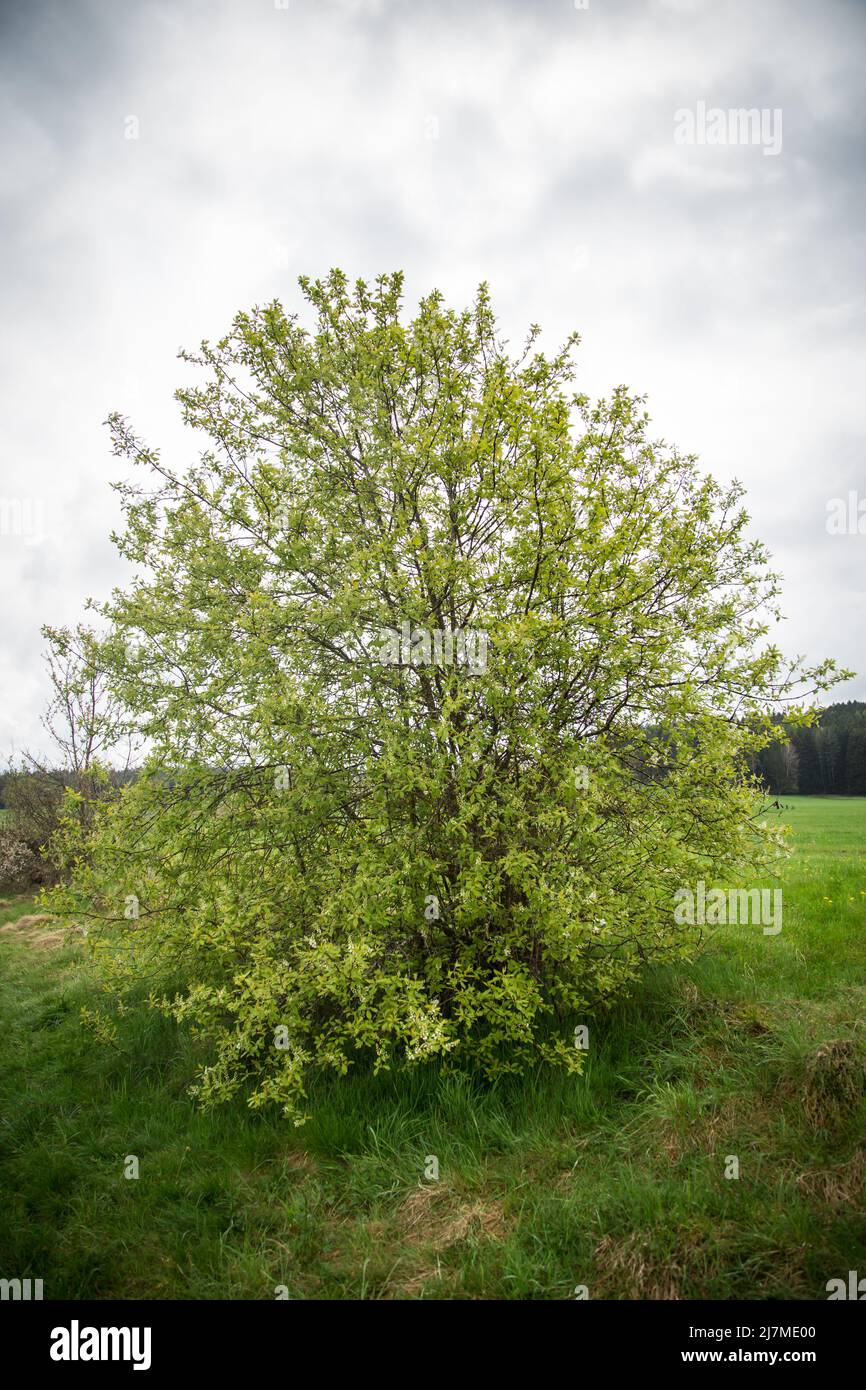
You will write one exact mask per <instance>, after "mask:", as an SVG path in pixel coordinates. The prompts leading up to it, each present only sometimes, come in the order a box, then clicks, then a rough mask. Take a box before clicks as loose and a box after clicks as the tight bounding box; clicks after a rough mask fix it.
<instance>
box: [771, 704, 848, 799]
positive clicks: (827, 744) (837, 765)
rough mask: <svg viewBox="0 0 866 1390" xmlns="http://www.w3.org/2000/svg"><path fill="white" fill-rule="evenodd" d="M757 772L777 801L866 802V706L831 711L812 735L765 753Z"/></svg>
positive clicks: (792, 737) (799, 735) (800, 732)
mask: <svg viewBox="0 0 866 1390" xmlns="http://www.w3.org/2000/svg"><path fill="white" fill-rule="evenodd" d="M780 722H784V721H783V720H782V721H780ZM752 770H753V771H754V772H756V773H757V774H758V775H759V777H760V778H761V779H762V781H763V782H764V784H765V786H766V788H767V790H768V792H770V793H771V794H772V795H773V796H790V795H794V794H795V793H796V792H799V793H801V795H803V796H816V795H821V794H822V793H824V794H826V795H836V796H866V704H864V703H863V701H862V700H847V701H846V702H845V703H844V704H839V705H830V706H829V707H828V708H827V709H825V710H824V711H823V712H822V713H821V716H820V718H819V720H818V721H817V723H815V724H813V726H812V727H811V729H791V730H790V732H789V735H788V741H787V743H773V744H771V745H770V747H769V748H765V749H764V751H763V752H762V753H760V754H759V755H758V757H757V758H756V759H755V761H754V764H753V768H752Z"/></svg>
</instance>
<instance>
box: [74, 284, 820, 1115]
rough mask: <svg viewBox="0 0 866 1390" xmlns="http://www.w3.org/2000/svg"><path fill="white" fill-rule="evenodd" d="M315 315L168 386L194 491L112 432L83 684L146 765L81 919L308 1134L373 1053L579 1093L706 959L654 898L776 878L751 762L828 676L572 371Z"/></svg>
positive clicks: (388, 312) (470, 344)
mask: <svg viewBox="0 0 866 1390" xmlns="http://www.w3.org/2000/svg"><path fill="white" fill-rule="evenodd" d="M301 285H302V288H303V292H304V294H305V297H306V300H307V302H308V304H309V305H310V306H311V308H312V310H313V311H314V315H315V322H314V325H313V327H312V328H311V329H307V328H305V327H303V326H302V325H301V323H300V322H299V321H298V319H297V318H296V317H295V316H292V315H288V314H286V313H285V312H284V311H283V309H282V308H281V306H280V305H279V304H276V303H275V304H271V305H269V306H267V307H265V308H261V309H256V310H254V311H253V312H251V313H249V314H246V313H244V314H240V315H238V317H237V318H236V320H235V322H234V325H233V327H232V329H231V331H230V332H229V334H228V335H227V336H226V337H224V338H223V339H222V340H221V341H220V342H218V343H217V344H216V345H215V346H212V345H210V344H208V343H204V344H202V346H201V349H200V351H199V352H198V353H196V354H183V355H184V356H185V358H186V360H187V361H188V362H190V363H192V364H194V365H195V366H196V367H198V368H199V369H200V370H201V371H203V372H204V374H205V376H204V381H203V384H201V385H198V386H195V387H190V388H188V389H184V390H182V391H180V392H179V393H178V395H179V399H180V401H181V403H182V406H183V413H184V418H185V420H186V422H187V423H188V424H189V425H191V426H192V427H193V428H194V429H196V430H198V431H201V432H203V434H204V436H205V437H206V439H207V441H208V442H207V447H206V449H205V450H204V451H203V452H202V454H201V456H200V458H199V460H198V462H196V463H195V464H193V465H192V466H190V468H189V469H188V471H185V472H177V471H174V470H172V469H171V468H169V467H168V466H167V465H166V464H165V463H164V462H163V461H162V459H161V458H160V456H159V454H158V452H157V451H156V450H154V449H151V448H148V447H146V446H145V445H144V444H143V443H142V442H140V441H139V440H138V439H137V438H136V436H135V435H134V434H133V432H132V430H131V428H130V427H129V425H128V423H127V422H126V421H125V420H124V419H122V418H120V417H112V421H111V424H112V430H113V438H114V447H115V451H116V453H117V454H118V455H121V456H123V457H125V458H127V459H129V460H132V461H134V462H135V463H136V464H138V465H139V466H140V467H141V468H142V469H143V470H144V473H145V475H146V477H147V479H148V480H149V481H150V487H149V488H148V487H147V486H145V485H143V484H138V483H136V484H132V483H124V484H120V485H118V487H119V492H120V496H121V499H122V502H123V505H124V509H125V515H126V527H125V530H124V532H123V534H122V536H120V537H119V538H118V543H119V546H120V549H121V552H122V553H123V555H124V556H126V557H127V559H129V560H130V561H131V562H132V563H133V565H134V566H135V567H136V571H137V575H138V577H137V578H136V580H135V581H134V582H133V583H131V584H130V585H129V587H128V588H127V589H126V590H125V591H123V592H120V593H117V594H116V595H115V596H114V597H113V599H112V600H111V601H110V602H109V603H108V604H107V605H105V606H104V608H103V610H102V611H103V615H104V617H105V618H106V620H107V621H108V623H109V624H110V625H111V636H110V637H109V639H108V640H107V642H106V644H105V646H104V648H103V652H104V653H105V654H107V655H108V656H109V657H110V684H111V690H112V692H113V694H114V696H115V697H116V698H117V699H118V700H120V701H121V702H122V703H123V705H124V706H125V707H126V708H127V709H128V710H129V711H131V712H132V714H133V715H134V717H135V719H136V721H137V726H138V729H139V732H140V733H141V735H142V736H144V737H146V738H147V739H148V740H149V742H150V745H151V747H152V750H153V753H152V757H151V758H150V761H149V762H148V764H147V765H146V767H145V771H144V775H143V776H142V777H141V779H139V781H138V782H136V784H135V785H133V786H131V787H129V788H128V789H127V790H126V791H125V793H124V795H123V796H122V797H121V799H120V800H119V802H117V803H116V804H113V805H109V806H107V807H106V808H104V809H103V810H102V811H101V813H100V817H99V824H98V828H97V833H96V835H95V838H94V840H93V842H92V844H91V846H90V853H89V857H88V860H87V862H86V863H84V864H83V865H80V866H79V868H78V871H77V873H76V876H75V879H74V882H73V885H72V887H71V888H70V890H69V892H68V893H67V895H66V898H65V905H66V907H67V909H68V910H70V911H75V912H76V914H77V915H78V918H79V920H88V921H89V922H90V923H91V926H92V932H91V936H92V938H94V939H95V941H96V948H97V950H98V951H100V952H101V953H102V957H103V960H104V963H105V969H106V977H107V979H109V980H110V981H112V982H113V984H114V985H116V987H117V988H123V987H125V986H126V985H127V984H132V985H136V984H138V983H139V982H140V980H141V978H142V977H144V978H145V979H146V980H148V981H149V983H150V987H151V988H152V991H153V993H154V995H155V996H156V997H157V998H158V999H159V1000H160V1002H161V1006H162V1007H164V1008H165V1009H167V1010H170V1011H171V1012H173V1013H174V1014H175V1016H176V1017H177V1018H179V1019H189V1020H190V1021H191V1022H192V1024H193V1025H194V1026H195V1027H197V1028H198V1029H199V1030H200V1031H201V1032H202V1033H204V1034H205V1035H207V1036H208V1037H209V1038H210V1040H211V1044H212V1049H213V1052H212V1060H211V1062H210V1063H209V1065H208V1066H207V1067H206V1068H205V1069H204V1072H203V1074H202V1077H201V1082H200V1090H199V1093H200V1094H201V1095H202V1096H203V1097H205V1098H206V1099H210V1100H214V1099H220V1098H222V1097H225V1096H227V1095H230V1094H232V1093H233V1092H234V1091H235V1090H236V1089H237V1088H238V1087H239V1086H241V1085H246V1084H247V1079H248V1078H250V1080H249V1084H250V1086H251V1089H252V1097H251V1099H252V1102H253V1103H254V1104H262V1103H265V1102H267V1101H277V1102H279V1103H280V1104H282V1105H283V1106H284V1107H285V1109H286V1112H287V1113H288V1114H291V1115H293V1116H296V1117H298V1116H299V1115H300V1111H301V1106H302V1098H303V1095H304V1086H305V1078H306V1077H307V1075H308V1073H309V1072H310V1070H311V1069H312V1068H314V1067H317V1066H330V1067H333V1068H336V1069H337V1070H338V1071H344V1070H345V1069H346V1068H347V1067H348V1066H349V1065H351V1064H352V1063H353V1062H354V1061H355V1060H356V1058H357V1057H359V1056H361V1055H367V1054H369V1055H371V1056H372V1057H373V1058H374V1059H375V1065H376V1066H377V1067H383V1066H388V1065H389V1064H391V1063H392V1062H394V1061H395V1060H397V1059H401V1058H402V1059H403V1060H404V1061H410V1062H412V1061H417V1060H419V1059H422V1058H425V1057H432V1056H440V1057H450V1058H451V1059H453V1060H455V1061H456V1060H464V1059H475V1060H476V1061H478V1062H480V1063H481V1065H482V1066H483V1067H484V1069H485V1070H486V1071H487V1072H488V1073H490V1074H496V1073H497V1072H501V1071H503V1070H516V1069H517V1068H519V1067H521V1066H523V1065H525V1063H526V1062H527V1060H529V1059H531V1058H533V1057H534V1058H538V1057H541V1058H544V1059H547V1060H549V1061H551V1062H557V1063H560V1064H562V1065H564V1066H566V1067H568V1068H570V1069H572V1070H579V1068H580V1063H581V1057H582V1052H581V1050H580V1049H579V1048H576V1047H575V1045H574V1029H575V1026H576V1025H577V1024H578V1023H580V1022H581V1021H583V1020H584V1019H585V1018H586V1016H587V1013H588V1011H590V1010H593V1009H597V1008H599V1007H603V1006H604V1005H605V1004H606V1003H608V1002H609V1001H611V1000H612V999H614V998H615V997H616V996H617V995H618V994H619V993H620V992H622V991H623V990H624V989H626V988H627V987H628V986H629V984H630V982H632V981H633V980H634V979H635V978H636V977H637V975H638V974H639V972H640V970H641V969H642V968H643V966H644V965H645V964H646V963H647V962H653V961H659V960H669V959H672V958H675V957H676V956H678V955H680V954H682V953H684V952H687V951H688V950H690V949H691V948H692V947H693V946H694V944H695V937H694V933H693V930H692V929H690V928H686V927H683V926H681V925H678V924H676V923H675V921H674V902H673V894H674V892H675V890H676V889H677V888H679V887H680V886H681V885H683V884H687V883H689V882H691V881H693V880H694V879H696V878H698V877H703V878H705V879H710V878H714V877H725V876H730V875H732V874H734V873H736V872H738V871H740V870H741V869H742V868H743V866H744V865H746V864H748V865H750V866H751V872H753V873H754V872H757V867H756V866H760V865H761V864H765V863H767V862H772V859H773V857H774V855H775V854H777V853H778V852H780V840H779V836H778V832H777V831H775V830H773V829H771V828H769V827H767V826H766V825H765V824H761V823H760V822H759V821H758V819H757V815H756V812H757V809H758V806H759V804H760V792H759V789H758V787H757V785H756V784H755V782H754V779H752V778H751V777H750V776H749V774H748V772H747V770H746V765H745V764H746V759H747V758H748V757H749V756H754V755H755V754H756V752H757V751H758V749H759V748H760V747H761V746H762V745H763V744H764V743H765V742H766V741H767V738H768V737H783V734H782V733H781V731H780V730H779V729H778V727H776V728H775V733H774V731H773V726H771V724H770V719H769V713H768V711H769V710H770V709H771V707H775V705H776V704H777V703H778V702H779V701H785V700H794V699H795V696H797V693H798V691H799V688H800V687H799V686H798V682H801V683H802V681H803V680H807V681H809V682H811V684H812V686H813V687H814V688H824V687H825V686H826V685H827V684H829V683H831V682H832V680H833V678H834V676H833V670H834V668H833V666H832V663H825V664H824V665H822V666H821V667H819V668H816V669H815V670H813V671H811V672H799V671H797V670H796V668H793V669H787V668H785V666H784V663H783V661H782V658H781V656H780V653H779V652H778V650H777V649H776V648H775V647H774V646H772V645H768V644H767V643H766V642H765V640H764V639H765V636H766V633H767V630H768V625H769V622H770V621H771V620H772V618H773V616H774V615H775V611H776V596H777V588H778V586H777V581H776V578H775V576H774V575H773V574H772V573H771V572H770V571H769V570H768V569H767V563H766V555H765V552H764V550H763V548H762V547H761V546H760V545H759V544H757V543H756V542H754V541H752V540H749V539H748V538H747V536H746V522H747V517H746V513H745V512H744V511H743V509H742V506H741V489H740V488H739V487H738V486H737V485H734V486H732V487H728V488H723V487H721V486H720V485H718V484H717V483H715V482H714V481H712V480H711V479H709V478H707V477H704V476H703V475H702V474H701V473H700V471H699V470H698V468H697V464H696V461H695V459H694V458H693V457H691V456H683V455H682V454H680V453H679V452H677V451H676V450H674V449H672V448H669V447H667V446H665V445H664V444H662V443H656V442H653V441H652V440H651V438H650V435H649V433H648V419H647V416H646V414H645V412H644V410H643V403H642V400H641V399H640V398H639V397H635V396H632V395H630V394H629V393H628V392H627V391H626V389H625V388H618V389H617V390H616V391H615V392H614V393H613V395H612V397H611V398H610V399H609V400H603V401H600V402H598V403H597V404H592V403H590V401H589V400H588V398H587V397H586V396H585V395H583V394H575V393H574V392H573V388H572V387H571V381H572V377H573V349H574V347H575V345H576V342H577V339H576V338H572V339H570V340H569V342H568V343H567V344H566V345H565V347H564V348H563V349H562V350H561V351H559V352H557V353H555V354H554V355H553V356H548V355H545V354H544V353H543V352H541V351H540V350H539V346H538V341H537V339H538V330H537V329H533V330H532V332H531V333H530V335H529V338H528V339H527V342H526V344H525V346H524V349H523V351H522V352H521V353H520V354H518V355H517V356H516V357H512V356H511V355H510V354H509V353H508V351H507V348H506V345H504V344H503V343H502V342H501V341H500V339H499V337H498V335H497V331H496V326H495V321H494V316H493V312H492V308H491V304H490V301H489V297H488V293H487V290H486V288H485V287H483V286H482V288H481V290H480V291H479V294H478V296H477V299H476V301H475V303H474V304H473V305H472V306H471V307H470V308H469V309H467V310H465V311H463V312H455V311H452V310H449V309H447V308H446V307H445V306H444V304H443V301H442V298H441V296H440V295H439V294H438V293H434V294H431V295H429V296H428V297H427V298H425V299H424V300H422V301H421V304H420V306H419V309H418V312H417V314H416V316H415V317H414V319H412V320H409V321H406V319H405V317H404V316H403V314H402V312H401V310H402V282H401V277H400V276H399V275H393V276H383V277H380V278H379V279H378V280H377V281H376V282H375V285H373V286H372V287H370V286H367V285H365V284H363V283H358V284H357V285H356V286H354V288H352V287H350V286H349V284H348V282H347V281H346V279H345V277H344V276H343V275H342V274H341V273H340V272H336V271H335V272H332V273H331V275H330V276H329V277H328V278H327V279H326V280H325V281H323V282H320V281H317V282H310V281H308V280H302V281H301ZM658 730H663V731H664V736H663V737H659V736H658ZM68 853H69V855H70V858H72V857H73V856H74V854H75V848H74V845H72V844H70V846H69V849H68ZM178 979H180V980H181V982H182V983H181V985H180V987H178V984H177V981H178ZM160 981H162V983H160ZM160 990H162V991H163V993H162V995H160Z"/></svg>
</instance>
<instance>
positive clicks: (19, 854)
mask: <svg viewBox="0 0 866 1390" xmlns="http://www.w3.org/2000/svg"><path fill="white" fill-rule="evenodd" d="M42 878H43V870H42V865H41V863H40V860H39V856H38V854H35V853H34V851H33V850H32V849H31V848H30V846H29V845H28V844H27V842H26V840H23V839H22V838H21V837H20V835H18V834H17V833H16V832H15V830H13V829H10V828H9V827H8V826H0V888H4V889H7V890H10V891H12V892H15V893H23V892H25V891H26V889H28V888H29V887H30V885H31V884H32V883H39V882H41V881H42Z"/></svg>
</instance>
